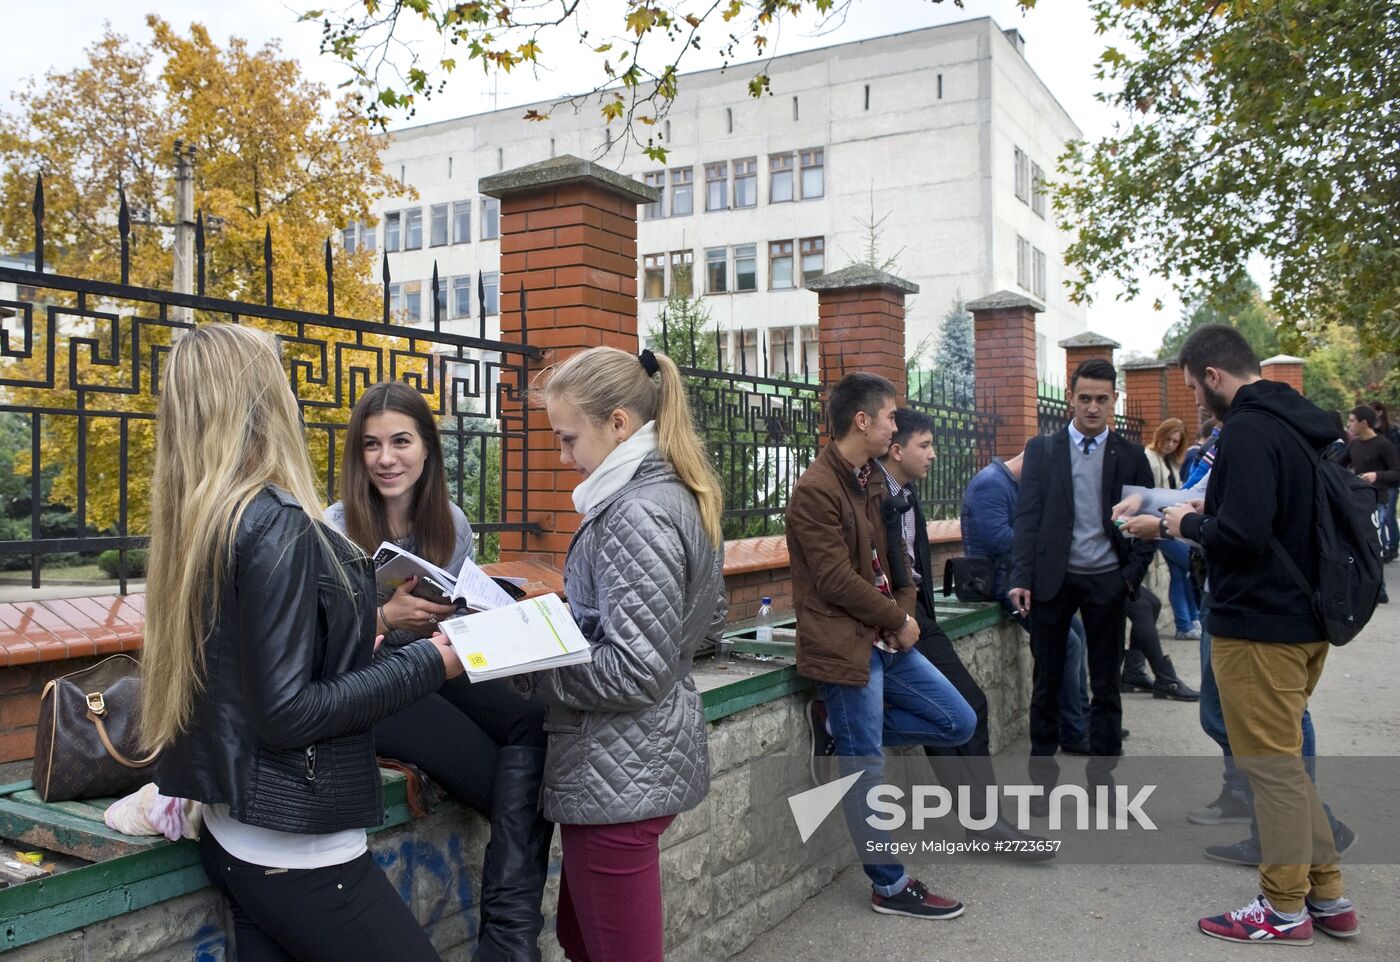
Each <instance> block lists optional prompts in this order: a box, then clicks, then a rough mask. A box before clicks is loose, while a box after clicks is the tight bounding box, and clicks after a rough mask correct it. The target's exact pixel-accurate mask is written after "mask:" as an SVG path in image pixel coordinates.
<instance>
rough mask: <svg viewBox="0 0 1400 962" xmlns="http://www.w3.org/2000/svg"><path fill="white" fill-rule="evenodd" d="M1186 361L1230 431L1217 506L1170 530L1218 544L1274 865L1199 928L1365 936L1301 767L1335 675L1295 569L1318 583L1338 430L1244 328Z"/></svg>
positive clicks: (1214, 615)
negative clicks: (1263, 361) (1315, 696)
mask: <svg viewBox="0 0 1400 962" xmlns="http://www.w3.org/2000/svg"><path fill="white" fill-rule="evenodd" d="M1180 364H1181V368H1182V372H1183V375H1184V377H1185V381H1186V385H1187V386H1188V387H1190V388H1191V389H1192V391H1193V392H1194V393H1195V396H1196V402H1197V403H1198V404H1200V405H1201V406H1202V407H1205V408H1208V409H1209V410H1210V411H1211V412H1212V413H1213V414H1215V415H1216V416H1217V417H1219V418H1220V419H1221V420H1222V421H1223V422H1224V427H1223V428H1222V430H1221V433H1220V441H1219V445H1218V451H1217V455H1216V458H1215V463H1214V467H1213V469H1212V474H1211V481H1210V485H1209V487H1208V488H1207V492H1206V497H1205V500H1204V504H1202V502H1200V501H1196V502H1191V503H1188V504H1185V505H1178V506H1174V507H1172V508H1169V509H1167V511H1166V512H1165V516H1164V518H1163V520H1162V522H1161V527H1162V534H1163V535H1164V536H1169V537H1185V538H1188V539H1190V540H1192V541H1195V542H1197V543H1199V544H1201V545H1202V546H1203V547H1204V548H1205V552H1206V563H1207V566H1208V569H1209V579H1210V584H1211V591H1212V601H1213V604H1212V607H1211V610H1210V614H1209V618H1208V625H1207V627H1208V628H1209V630H1210V633H1211V635H1212V636H1213V648H1212V653H1211V665H1212V668H1213V669H1214V672H1215V678H1216V683H1217V685H1218V687H1219V691H1220V702H1221V707H1222V709H1223V710H1224V715H1225V727H1226V731H1227V732H1228V734H1229V738H1230V745H1231V748H1232V750H1233V751H1234V754H1235V759H1236V762H1237V764H1238V765H1239V766H1240V768H1241V769H1242V770H1243V771H1244V772H1245V774H1246V775H1247V776H1248V777H1249V781H1250V785H1251V787H1252V788H1253V790H1254V797H1255V813H1256V815H1257V817H1258V820H1259V831H1260V836H1261V841H1262V848H1263V856H1264V858H1263V862H1262V863H1261V864H1260V866H1259V882H1260V890H1261V891H1260V894H1259V895H1258V896H1257V897H1256V898H1255V899H1254V900H1253V901H1251V902H1250V903H1249V904H1248V905H1246V906H1245V907H1244V908H1241V909H1238V910H1236V911H1233V912H1227V913H1225V914H1223V915H1217V916H1213V917H1208V918H1203V919H1201V920H1200V923H1199V925H1200V929H1201V931H1202V932H1203V933H1204V934H1206V935H1209V936H1212V937H1215V938H1221V939H1226V940H1229V941H1235V942H1250V943H1254V942H1267V941H1275V942H1286V943H1291V944H1308V943H1310V942H1311V941H1312V938H1313V929H1314V927H1316V928H1320V929H1321V930H1322V931H1323V932H1325V933H1327V934H1329V935H1333V936H1338V937H1348V936H1352V935H1355V934H1356V933H1357V931H1358V929H1359V926H1358V923H1357V919H1356V912H1355V909H1354V908H1353V906H1352V904H1351V902H1350V901H1349V900H1348V899H1346V898H1345V897H1344V893H1343V886H1342V873H1341V869H1340V868H1339V867H1338V866H1337V864H1336V863H1337V851H1336V846H1335V844H1334V842H1333V838H1332V830H1331V827H1330V825H1329V823H1328V820H1327V816H1326V814H1325V812H1324V811H1323V806H1322V801H1321V799H1320V798H1319V797H1318V794H1317V790H1316V788H1315V787H1314V786H1313V784H1312V782H1311V781H1309V779H1308V776H1307V772H1306V770H1305V768H1304V765H1303V759H1302V718H1303V711H1304V710H1305V709H1306V708H1307V703H1308V697H1309V696H1310V695H1311V694H1312V691H1313V689H1314V688H1315V687H1316V685H1317V683H1318V680H1319V679H1320V678H1321V676H1322V667H1323V664H1324V662H1325V661H1326V659H1327V652H1328V641H1327V637H1328V634H1327V632H1328V626H1327V625H1325V624H1324V623H1323V622H1322V621H1321V620H1320V619H1319V617H1318V616H1317V614H1315V611H1314V603H1313V597H1312V592H1310V591H1305V590H1304V588H1303V587H1302V586H1300V585H1299V584H1297V582H1296V581H1295V578H1294V575H1293V573H1292V569H1293V568H1297V569H1301V572H1302V577H1303V578H1304V579H1306V581H1307V583H1308V584H1309V585H1316V584H1317V583H1318V579H1319V570H1318V555H1319V553H1320V551H1321V550H1322V545H1321V541H1320V536H1319V527H1320V524H1321V519H1316V518H1315V514H1316V510H1315V503H1316V499H1317V495H1318V490H1317V485H1318V484H1319V480H1318V456H1319V454H1320V452H1321V451H1322V450H1323V449H1324V448H1326V447H1327V446H1328V445H1329V444H1331V442H1332V441H1334V440H1335V439H1336V433H1337V432H1336V427H1335V425H1334V424H1333V423H1332V420H1331V418H1330V416H1329V415H1328V414H1327V413H1326V412H1324V411H1322V410H1321V409H1320V408H1318V407H1317V406H1316V405H1315V404H1313V403H1312V402H1310V401H1308V400H1307V399H1306V398H1304V397H1303V396H1302V395H1300V394H1299V393H1298V392H1296V391H1295V390H1293V388H1291V387H1290V386H1288V385H1286V384H1281V383H1278V382H1274V381H1265V380H1263V379H1261V377H1260V370H1259V359H1258V358H1257V357H1256V356H1255V354H1254V352H1253V351H1252V350H1251V349H1250V347H1249V344H1248V343H1247V342H1246V341H1245V339H1244V338H1243V337H1242V336H1241V335H1240V333H1239V332H1238V331H1236V330H1234V329H1233V328H1229V327H1225V326H1222V325H1210V326H1207V327H1203V328H1200V329H1199V330H1197V331H1196V332H1194V333H1193V334H1192V335H1191V336H1190V337H1189V338H1188V339H1187V340H1186V343H1185V344H1184V345H1183V346H1182V348H1181V353H1180ZM1309 449H1311V450H1309ZM1290 562H1291V564H1290Z"/></svg>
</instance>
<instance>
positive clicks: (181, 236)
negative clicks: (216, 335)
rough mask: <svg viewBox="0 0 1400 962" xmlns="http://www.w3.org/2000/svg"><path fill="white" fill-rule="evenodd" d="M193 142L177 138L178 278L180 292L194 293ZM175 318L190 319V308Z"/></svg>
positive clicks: (177, 312) (176, 213)
mask: <svg viewBox="0 0 1400 962" xmlns="http://www.w3.org/2000/svg"><path fill="white" fill-rule="evenodd" d="M194 154H195V150H194V145H193V144H187V143H185V142H184V141H183V140H177V141H175V278H174V286H175V290H176V292H177V293H180V294H193V293H194V228H195V223H194ZM175 318H176V320H180V321H183V322H185V323H188V322H189V321H190V320H191V317H190V311H189V309H188V308H176V310H175Z"/></svg>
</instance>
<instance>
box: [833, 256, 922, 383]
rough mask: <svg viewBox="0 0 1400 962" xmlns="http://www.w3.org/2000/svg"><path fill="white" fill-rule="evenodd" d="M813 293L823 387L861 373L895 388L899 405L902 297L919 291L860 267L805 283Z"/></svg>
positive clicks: (901, 353)
mask: <svg viewBox="0 0 1400 962" xmlns="http://www.w3.org/2000/svg"><path fill="white" fill-rule="evenodd" d="M806 286H807V289H808V290H812V291H816V292H817V316H818V320H817V345H818V349H819V351H820V353H821V383H822V384H823V385H824V386H826V387H827V388H830V387H831V386H832V385H833V384H835V383H836V382H837V381H839V380H841V378H842V377H843V376H845V375H846V374H851V373H853V372H855V371H865V372H866V373H868V374H878V375H880V376H881V377H884V378H888V379H889V380H891V381H893V382H894V385H895V387H897V388H899V397H900V399H901V400H903V398H904V396H905V394H906V391H907V385H906V384H905V368H904V295H905V294H917V293H919V285H918V284H913V283H911V282H909V281H906V280H903V279H902V278H898V277H895V276H894V275H893V274H886V273H885V272H884V271H880V270H876V269H874V268H872V267H865V266H862V265H859V264H856V265H852V266H851V267H843V268H842V269H841V270H839V271H833V272H832V273H830V274H823V275H822V276H821V277H818V278H817V279H816V280H812V281H808V282H807V285H806Z"/></svg>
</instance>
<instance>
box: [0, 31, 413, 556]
mask: <svg viewBox="0 0 1400 962" xmlns="http://www.w3.org/2000/svg"><path fill="white" fill-rule="evenodd" d="M147 24H148V26H149V29H150V31H151V37H150V39H149V41H148V42H144V43H136V42H133V41H131V40H129V39H128V38H126V37H123V36H120V35H118V34H115V33H113V32H112V31H111V30H110V29H109V30H108V31H107V32H106V34H105V35H104V36H103V37H102V39H101V40H99V41H98V42H97V43H96V44H94V45H93V46H92V47H90V48H89V49H88V51H87V55H88V56H87V62H86V63H85V64H84V65H83V66H81V67H79V68H77V69H75V70H73V71H71V72H68V73H63V74H50V75H48V76H47V77H45V78H43V79H42V80H41V81H31V82H30V84H29V86H28V88H27V89H25V90H23V91H21V92H20V93H19V94H18V95H17V98H16V106H15V108H14V110H13V111H12V112H10V113H6V114H0V170H3V174H0V243H3V244H4V246H5V247H6V248H7V249H10V250H28V249H29V248H30V247H32V245H33V236H34V234H33V231H34V224H33V218H32V215H31V213H30V206H31V202H32V200H33V197H34V185H35V182H36V179H37V178H38V177H39V175H41V174H42V176H43V181H44V201H45V216H44V227H45V250H44V259H45V264H46V267H47V269H48V270H49V271H51V272H53V273H57V274H64V275H70V276H78V277H83V278H91V279H98V280H107V281H116V280H118V279H119V277H120V246H121V238H120V234H119V232H118V230H117V224H118V190H119V188H120V189H121V190H123V191H124V192H125V195H126V200H127V204H128V206H129V209H130V211H131V216H132V222H133V227H132V233H131V244H130V251H131V254H130V281H131V283H132V284H134V285H138V286H143V287H153V288H161V289H168V288H169V287H170V286H171V279H172V249H171V245H172V237H171V233H170V231H169V230H168V229H167V228H165V227H163V226H161V225H168V224H170V223H171V222H172V221H173V219H174V210H173V195H172V190H171V183H172V182H171V178H172V174H173V170H172V166H173V148H174V143H175V141H176V140H182V141H184V142H185V143H186V144H191V145H193V146H194V147H195V148H196V151H197V167H196V172H197V173H196V182H195V195H196V205H197V207H198V208H199V209H200V210H201V211H202V212H203V213H204V215H205V216H206V217H209V218H211V219H215V218H216V219H217V223H218V224H219V230H218V231H217V232H212V233H210V234H209V237H208V242H207V251H208V255H207V271H206V287H205V293H206V294H207V295H208V296H211V297H218V298H227V299H231V300H245V301H253V302H257V303H260V302H262V301H263V299H264V296H265V293H266V292H265V291H264V289H263V286H264V280H263V278H264V272H263V266H264V262H263V244H264V239H265V237H266V235H267V233H268V231H269V230H270V232H271V237H272V254H273V263H274V267H275V270H274V287H275V290H274V298H273V300H274V303H275V304H276V305H277V306H278V307H284V308H298V309H303V310H309V311H322V312H323V311H325V309H326V278H325V251H326V246H325V245H326V239H327V238H328V237H329V236H331V234H332V233H333V232H334V231H335V230H336V229H337V228H339V227H341V226H343V225H345V224H348V223H351V222H355V221H360V220H369V219H370V214H369V212H370V209H371V205H372V204H373V202H374V200H375V199H376V198H377V197H379V196H381V195H382V194H384V193H385V192H386V191H387V190H388V189H390V188H391V186H393V187H395V189H397V187H396V185H395V184H394V182H393V181H392V180H391V179H390V178H389V177H388V176H387V175H386V174H385V173H384V171H383V169H382V166H381V164H380V160H379V148H378V141H377V138H376V135H375V132H374V131H373V129H372V128H371V127H370V125H369V124H368V123H367V122H366V121H365V120H364V119H363V117H361V116H360V115H359V114H357V112H356V109H355V106H354V103H353V102H352V101H351V100H350V99H347V98H342V99H341V100H339V101H332V99H331V98H330V96H329V94H328V93H327V91H326V90H325V89H324V88H323V87H321V86H319V85H316V84H311V83H308V82H306V81H305V80H303V79H302V78H301V75H300V68H299V66H298V65H297V64H296V62H295V61H292V60H288V59H286V58H284V57H283V56H282V55H281V53H280V51H279V49H278V47H277V46H276V45H275V44H269V45H267V46H264V47H262V48H260V49H256V50H254V49H251V48H249V47H248V45H247V44H246V43H245V42H244V41H242V40H238V39H233V40H231V41H230V42H229V43H228V44H227V45H226V46H222V47H221V46H220V45H218V44H216V43H215V42H214V41H213V40H212V39H211V38H210V36H209V33H208V31H207V30H205V29H204V28H203V27H202V26H199V25H198V24H195V25H193V26H191V27H190V29H189V31H188V32H187V33H183V34H182V33H180V32H178V31H176V30H174V29H173V28H172V27H171V26H170V25H169V24H167V23H165V22H164V21H162V20H160V19H159V18H157V17H150V18H148V20H147ZM334 258H335V294H336V313H337V314H340V315H344V316H359V317H364V318H378V317H379V314H380V303H381V302H380V291H379V289H378V288H377V287H376V286H375V285H373V284H372V283H371V282H370V280H369V278H370V277H372V276H373V275H374V271H373V264H372V255H371V254H369V253H358V254H353V255H350V254H346V253H345V252H344V251H343V250H340V249H339V247H338V245H336V249H335V250H334ZM48 293H49V294H50V295H52V296H54V297H61V296H62V295H61V292H58V291H56V290H54V291H49V292H48ZM88 309H89V315H88V316H86V317H85V316H74V315H65V316H64V317H63V318H62V322H61V323H60V325H59V328H58V332H59V333H58V341H59V343H55V344H52V345H49V344H45V343H44V342H43V340H42V338H43V329H42V325H39V324H36V325H35V328H36V332H37V334H38V340H37V341H36V343H35V345H34V351H33V353H32V356H31V357H30V358H29V359H19V360H13V359H10V358H6V359H4V360H3V361H0V365H3V375H4V377H5V378H6V379H7V380H8V383H10V384H11V385H16V382H27V383H31V384H35V385H41V384H44V383H45V381H46V377H45V372H44V364H45V357H46V354H47V353H49V352H52V354H53V356H54V360H55V365H56V368H55V374H54V380H53V386H52V387H37V386H36V387H34V388H27V387H24V386H23V385H22V383H21V384H19V385H16V386H11V387H9V388H6V389H5V392H6V393H5V398H4V399H5V401H6V403H9V404H12V405H15V406H17V407H42V408H48V409H59V410H63V411H69V412H75V413H72V414H46V415H44V416H43V426H42V429H41V431H40V433H41V435H42V439H43V448H42V457H43V461H44V464H45V465H46V466H51V465H61V468H60V470H59V471H58V473H57V475H56V476H55V477H54V478H53V481H52V490H51V492H50V497H51V498H52V499H53V500H54V501H56V502H59V503H62V504H67V505H69V506H73V507H75V508H77V507H78V506H79V505H80V503H81V508H82V510H83V511H85V512H86V520H87V522H88V523H89V524H90V525H95V526H97V527H99V528H106V527H109V526H111V525H113V524H116V523H118V522H119V521H120V520H121V510H120V503H119V501H120V496H121V493H122V490H123V487H122V485H121V484H120V480H121V478H120V471H121V468H122V460H121V454H120V452H121V447H122V445H123V443H125V444H126V445H127V446H128V455H127V459H126V464H127V466H128V467H129V470H130V471H131V477H130V478H129V481H128V483H127V485H126V489H125V490H126V496H127V515H126V520H127V521H128V523H129V524H128V527H129V530H133V531H140V530H144V517H145V510H146V504H147V501H148V497H149V494H148V488H149V483H148V473H149V469H150V463H151V456H152V452H153V432H152V431H151V421H150V415H151V413H152V411H153V409H154V400H155V399H154V396H153V392H152V389H151V383H150V379H151V377H152V376H153V372H152V370H151V367H150V361H151V353H150V352H151V350H152V348H153V347H154V346H155V345H159V344H168V343H169V341H170V337H171V333H172V332H171V329H170V328H169V326H168V325H163V324H161V323H160V322H158V321H151V322H145V323H143V325H142V337H143V350H144V351H145V353H143V355H142V356H141V357H137V358H132V357H123V358H121V363H120V364H116V365H103V364H95V363H92V362H91V361H90V360H89V358H88V356H87V354H86V352H82V351H79V352H76V356H77V360H76V361H75V369H74V370H72V371H70V370H69V369H68V364H69V345H70V344H71V343H72V338H74V337H78V336H89V337H92V336H97V337H99V340H101V339H102V338H101V336H102V335H107V336H110V332H111V326H112V322H111V321H109V320H106V319H105V318H103V317H102V316H101V315H100V314H94V313H93V312H94V311H98V312H113V313H116V314H118V315H119V316H120V317H121V321H120V322H119V323H120V325H121V329H122V330H123V332H125V331H127V330H129V329H130V327H131V325H132V324H133V323H134V321H133V317H132V315H134V314H139V315H140V316H142V317H147V318H149V317H151V316H152V314H153V313H154V310H155V307H154V305H151V304H149V303H143V302H133V303H128V304H107V303H104V304H101V305H98V304H94V303H92V302H91V301H90V302H89V304H88ZM36 316H37V315H36ZM194 319H195V320H196V321H204V320H219V319H225V320H226V319H227V318H226V317H223V316H210V317H206V316H203V315H202V314H200V315H197V316H196V317H195V318H194ZM246 320H247V321H248V322H250V323H257V324H259V325H260V326H264V327H267V328H268V329H270V330H273V331H274V332H276V333H279V334H291V335H300V336H303V337H305V338H306V339H308V340H310V339H316V338H324V339H325V340H327V341H336V340H343V339H344V336H343V334H342V335H337V334H336V333H335V332H334V331H332V330H330V329H324V328H316V327H309V328H307V329H305V330H301V331H298V330H297V329H296V327H295V325H291V324H283V323H279V322H274V321H259V320H257V319H256V318H251V317H250V318H246ZM363 343H364V349H363V350H357V349H355V348H351V349H348V350H344V351H342V352H336V351H334V349H332V350H331V351H330V352H328V361H327V366H330V367H331V370H328V371H323V370H322V357H321V355H320V352H319V351H318V350H316V349H315V348H314V347H312V346H310V345H305V344H298V343H291V344H288V346H287V348H286V353H287V354H288V356H289V359H290V360H291V361H294V362H301V363H303V364H305V365H307V370H309V371H310V372H311V376H312V377H315V378H318V379H319V378H324V381H325V384H324V386H303V387H302V389H301V391H300V395H301V397H302V398H303V399H310V401H311V402H312V407H311V408H310V409H308V421H309V422H310V421H313V420H317V419H322V420H325V421H326V422H336V421H343V420H344V419H345V414H346V411H345V408H344V404H345V402H346V400H347V399H348V398H347V396H346V395H347V394H348V392H345V393H343V394H339V395H338V394H337V393H336V390H335V386H336V381H337V378H336V374H337V369H336V368H337V367H338V368H339V373H341V374H344V373H346V370H347V369H348V367H349V366H350V365H352V364H358V365H361V366H367V367H369V368H370V370H371V371H372V372H375V374H374V376H387V375H388V372H387V371H378V369H377V365H378V363H379V353H378V351H377V350H374V349H375V348H379V347H382V346H383V344H384V343H387V341H386V340H385V339H379V340H376V339H374V338H372V337H367V338H366V339H365V340H364V342H363ZM306 379H307V378H306V377H305V376H303V377H302V380H303V382H304V381H305V380H306ZM70 383H77V384H79V385H84V386H90V387H92V388H93V389H94V391H95V392H98V393H89V394H87V397H86V403H85V404H84V405H83V409H84V410H93V409H94V408H96V409H99V410H100V411H102V412H106V413H104V414H91V415H89V414H85V415H83V416H79V415H77V414H76V411H77V410H78V409H79V404H78V394H77V392H75V391H73V390H71V389H70V388H69V385H70ZM133 386H135V388H136V389H135V390H133V391H131V392H130V393H106V392H108V391H111V390H112V389H123V390H127V389H130V388H132V387H133ZM80 432H81V437H82V440H81V443H82V445H83V447H84V448H85V454H86V465H85V466H86V472H85V473H84V474H83V475H82V476H79V472H78V463H77V460H76V458H75V452H76V451H77V450H78V448H79V444H80V440H79V437H80ZM123 435H125V437H123ZM311 440H312V450H313V454H315V453H317V452H318V451H319V460H320V461H321V462H323V463H324V462H325V460H326V458H327V456H328V455H327V451H328V448H327V445H326V444H325V440H324V436H322V438H321V439H320V443H319V445H318V443H317V440H316V438H315V437H314V436H313V437H312V438H311ZM15 467H16V470H19V471H28V470H29V469H30V466H29V465H28V453H27V451H21V452H20V453H19V454H18V455H17V456H16V458H15ZM84 487H85V488H86V497H80V496H79V495H80V491H81V490H82V489H83V488H84Z"/></svg>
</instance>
